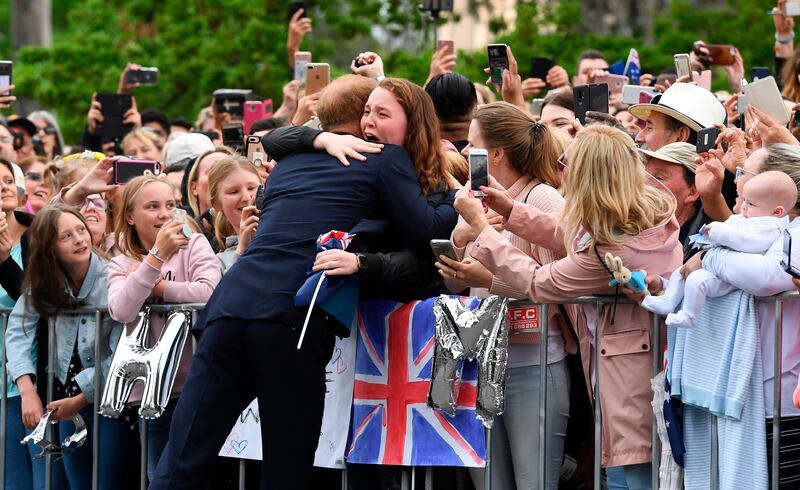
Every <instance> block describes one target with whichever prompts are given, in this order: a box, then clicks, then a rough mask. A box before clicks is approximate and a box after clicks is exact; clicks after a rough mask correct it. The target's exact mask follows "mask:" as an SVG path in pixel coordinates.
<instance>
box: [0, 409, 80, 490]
mask: <svg viewBox="0 0 800 490" xmlns="http://www.w3.org/2000/svg"><path fill="white" fill-rule="evenodd" d="M7 417H8V418H7V419H6V420H7V425H6V428H7V432H6V447H5V458H6V481H5V488H6V490H31V489H34V490H42V489H44V472H45V462H44V461H45V460H44V458H40V459H36V458H34V457H33V456H34V455H36V454H39V453H40V452H42V448H40V447H39V446H37V445H35V444H34V443H32V442H28V444H26V445H24V446H23V445H22V444H20V441H22V439H24V438H25V436H26V435H28V434H30V432H31V431H30V430H28V429H25V426H24V425H22V398H21V397H19V396H12V397H9V398H8V415H7ZM52 468H53V472H52V481H53V484H52V486H51V487H50V488H52V489H53V490H69V485H68V484H67V475H66V474H65V473H64V465H63V464H61V461H53V466H52Z"/></svg>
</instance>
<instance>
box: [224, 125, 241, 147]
mask: <svg viewBox="0 0 800 490" xmlns="http://www.w3.org/2000/svg"><path fill="white" fill-rule="evenodd" d="M222 144H223V145H224V146H227V147H229V148H233V149H234V150H236V151H237V152H238V151H240V150H241V149H242V146H243V145H244V124H242V122H241V121H240V122H232V123H226V124H223V125H222Z"/></svg>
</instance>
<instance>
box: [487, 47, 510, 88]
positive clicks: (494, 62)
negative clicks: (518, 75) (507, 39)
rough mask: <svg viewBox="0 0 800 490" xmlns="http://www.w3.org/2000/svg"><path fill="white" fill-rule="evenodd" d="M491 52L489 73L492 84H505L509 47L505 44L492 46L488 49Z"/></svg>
mask: <svg viewBox="0 0 800 490" xmlns="http://www.w3.org/2000/svg"><path fill="white" fill-rule="evenodd" d="M487 50H488V52H489V73H490V74H491V77H492V83H493V84H495V85H502V84H503V71H504V70H508V68H509V66H510V65H509V61H508V46H507V45H505V44H490V45H489V47H488V48H487Z"/></svg>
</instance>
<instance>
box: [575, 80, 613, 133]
mask: <svg viewBox="0 0 800 490" xmlns="http://www.w3.org/2000/svg"><path fill="white" fill-rule="evenodd" d="M608 93H609V92H608V84H606V83H593V84H590V85H576V86H575V88H574V89H573V91H572V99H573V102H574V104H575V117H576V118H577V119H578V120H579V121H580V122H581V124H584V125H585V124H586V113H587V112H589V111H593V112H604V113H606V114H608Z"/></svg>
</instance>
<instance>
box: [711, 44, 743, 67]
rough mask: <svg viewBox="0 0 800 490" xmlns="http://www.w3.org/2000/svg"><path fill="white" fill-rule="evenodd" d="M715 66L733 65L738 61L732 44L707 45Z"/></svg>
mask: <svg viewBox="0 0 800 490" xmlns="http://www.w3.org/2000/svg"><path fill="white" fill-rule="evenodd" d="M706 49H707V50H708V53H709V55H711V59H712V60H713V64H715V65H723V66H724V65H732V64H733V63H734V61H736V57H735V56H736V48H735V47H734V46H733V45H732V44H706Z"/></svg>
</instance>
